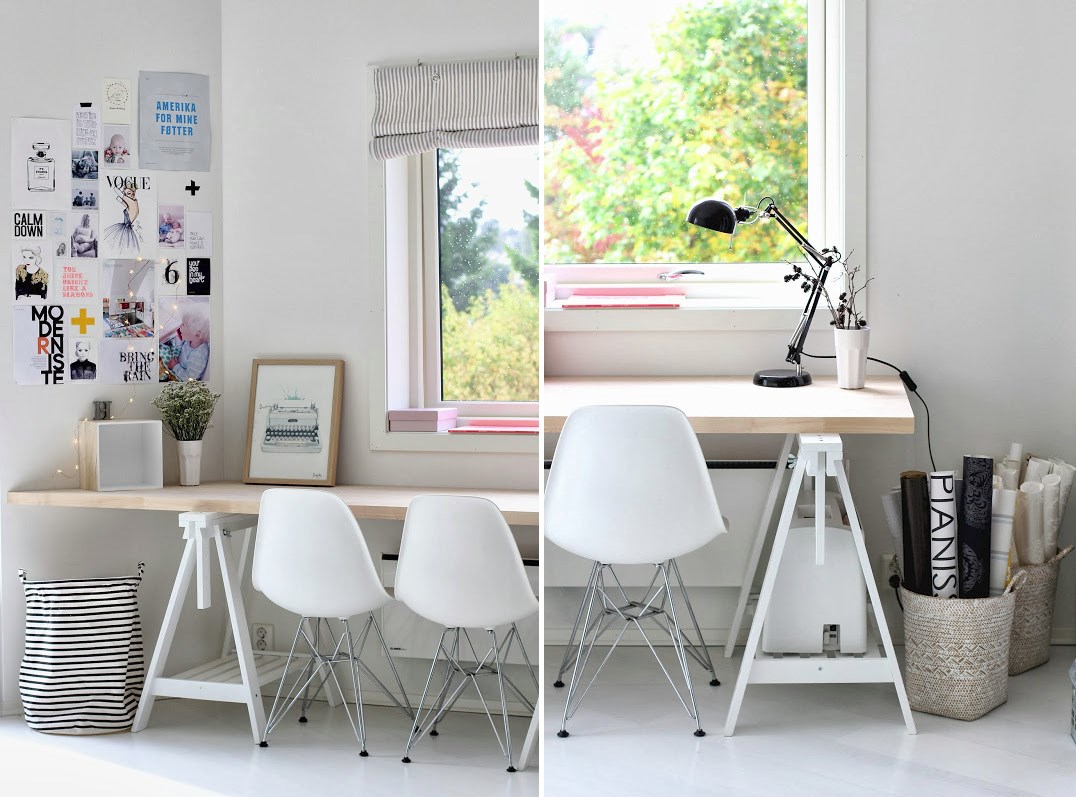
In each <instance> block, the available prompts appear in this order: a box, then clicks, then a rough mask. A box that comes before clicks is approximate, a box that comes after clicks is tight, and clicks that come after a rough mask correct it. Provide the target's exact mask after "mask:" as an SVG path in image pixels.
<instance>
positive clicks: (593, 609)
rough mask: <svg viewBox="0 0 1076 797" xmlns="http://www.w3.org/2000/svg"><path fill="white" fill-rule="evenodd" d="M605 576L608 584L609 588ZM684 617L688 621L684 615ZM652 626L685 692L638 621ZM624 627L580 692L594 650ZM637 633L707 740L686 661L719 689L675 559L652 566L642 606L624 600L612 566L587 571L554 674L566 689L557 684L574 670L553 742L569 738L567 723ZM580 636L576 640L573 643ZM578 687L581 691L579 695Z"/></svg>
mask: <svg viewBox="0 0 1076 797" xmlns="http://www.w3.org/2000/svg"><path fill="white" fill-rule="evenodd" d="M607 576H608V580H609V581H608V583H607ZM685 612H686V616H684V613H685ZM643 620H651V621H653V622H654V624H655V625H657V626H658V627H659V628H660V629H661V630H662V631H664V632H665V633H666V634H668V635H669V638H670V639H671V640H672V643H673V649H674V651H675V652H676V660H677V664H678V665H679V668H680V674H681V676H682V677H683V680H684V684H685V687H686V690H685V692H681V690H680V688H679V687H678V686H677V685H676V682H675V681H674V680H673V677H672V675H670V674H669V671H668V670H667V669H666V668H665V665H664V664H662V662H661V659H660V657H659V656H658V654H657V651H656V650H655V649H654V645H653V644H652V643H651V641H650V637H649V636H647V633H646V631H645V630H644V628H643V624H642V621H643ZM688 620H690V622H691V625H692V627H693V628H694V631H695V638H694V639H692V638H691V637H690V636H689V635H688V634H687V633H686V631H685V630H684V628H683V627H682V626H683V623H684V622H686V621H688ZM618 622H619V623H622V624H623V625H622V627H621V629H620V631H619V633H617V635H616V637H615V638H614V639H613V642H612V644H611V645H610V647H609V650H608V652H607V653H606V654H605V656H604V657H603V658H602V660H601V662H600V663H599V664H598V667H597V669H596V670H595V671H594V672H593V674H592V675H590V679H589V681H588V682H587V683H586V685H585V686H583V680H584V677H583V675H584V671H585V670H586V669H587V665H588V664H589V662H590V657H591V654H592V653H593V652H594V647H595V645H597V644H598V643H599V641H600V640H601V639H602V637H603V636H604V635H605V633H606V632H607V631H608V630H609V629H610V628H612V627H613V625H615V624H616V623H618ZM633 625H634V626H635V628H636V629H637V630H638V631H639V633H640V634H641V635H642V638H643V641H644V642H645V643H646V645H647V647H649V648H650V652H651V653H653V654H654V658H655V659H657V662H658V666H659V667H661V671H662V672H663V673H664V674H665V678H666V679H667V680H668V681H669V685H670V686H671V687H672V688H673V692H674V693H675V694H676V697H677V699H678V700H679V701H680V705H682V706H683V707H684V710H685V711H687V713H688V715H689V716H690V717H691V718H692V719H693V720H695V735H696V736H705V735H706V732H705V731H704V730H703V729H702V725H701V723H700V721H699V711H698V706H697V705H696V703H695V690H694V688H693V687H692V685H691V672H690V670H689V666H688V665H689V658H691V659H694V660H695V661H696V662H697V663H698V664H699V665H700V666H702V668H703V669H705V670H706V671H707V672H708V673H710V686H720V684H721V682H720V681H718V679H717V673H716V672H715V670H714V663H713V660H712V659H711V658H710V651H709V650H707V648H706V643H705V641H704V640H703V638H702V630H701V629H700V628H699V621H698V619H696V617H695V611H694V610H693V609H692V608H691V600H690V599H689V598H688V594H687V589H686V588H685V587H684V580H683V578H682V577H681V576H680V568H679V567H678V566H677V564H676V560H675V559H670V560H669V561H668V562H663V563H660V564H657V565H654V576H653V578H651V580H650V584H649V585H648V586H647V588H646V591H645V592H644V593H643V596H642V599H641V600H632V599H631V598H629V597H628V595H627V593H626V592H625V591H624V588H623V587H622V586H621V584H620V581H619V580H618V579H617V577H616V573H615V572H614V571H613V568H612V567H611V566H610V565H607V564H602V563H600V562H595V563H594V566H593V567H592V568H591V571H590V579H589V581H588V582H587V588H586V592H585V593H584V594H583V602H582V603H581V604H580V606H579V612H578V614H577V615H576V618H575V626H574V627H573V628H572V634H571V637H570V638H569V640H568V646H567V648H566V649H565V651H564V658H563V659H562V661H561V665H560V670H559V671H558V672H557V680H556V681H555V682H554V684H553V685H554V686H557V687H560V686H564V681H563V680H561V679H562V678H563V676H564V673H565V672H567V671H568V669H569V667H570V668H571V670H572V675H571V679H570V683H569V686H568V699H567V700H566V701H565V704H564V716H563V719H562V720H561V727H560V731H559V732H558V733H557V736H559V737H561V738H565V737H567V736H568V735H569V734H568V727H567V726H568V720H570V719H571V718H572V717H573V716H574V715H575V712H576V711H577V710H578V708H579V704H580V703H581V702H582V701H583V698H584V697H586V694H587V692H589V691H590V688H591V687H592V686H593V685H594V682H595V681H596V680H597V679H598V675H599V674H600V673H601V671H602V668H603V667H604V666H605V663H606V662H607V661H608V660H609V657H610V656H612V654H613V651H615V650H616V648H617V645H619V644H620V641H621V639H623V637H624V634H625V633H626V632H627V630H628V628H630V627H632V626H633ZM577 634H578V640H577ZM580 687H582V691H580Z"/></svg>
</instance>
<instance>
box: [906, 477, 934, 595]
mask: <svg viewBox="0 0 1076 797" xmlns="http://www.w3.org/2000/svg"><path fill="white" fill-rule="evenodd" d="M900 504H901V523H902V528H903V532H904V573H903V575H904V587H905V589H908V590H911V591H912V592H918V593H919V594H920V595H930V594H931V589H930V493H929V491H928V490H927V475H926V474H925V473H923V472H922V471H918V470H910V471H905V472H904V473H902V474H900Z"/></svg>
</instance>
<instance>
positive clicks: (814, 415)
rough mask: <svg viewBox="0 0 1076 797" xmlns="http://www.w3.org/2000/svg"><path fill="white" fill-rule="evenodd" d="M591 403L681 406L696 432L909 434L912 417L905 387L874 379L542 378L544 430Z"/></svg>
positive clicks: (893, 380)
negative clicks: (848, 383) (788, 382)
mask: <svg viewBox="0 0 1076 797" xmlns="http://www.w3.org/2000/svg"><path fill="white" fill-rule="evenodd" d="M593 404H662V405H668V406H673V407H679V408H680V409H681V410H683V411H684V413H685V414H686V415H687V416H688V417H689V418H690V419H691V426H692V428H694V430H695V431H696V432H698V433H700V434H706V433H711V434H740V433H745V432H747V433H767V434H774V433H779V434H803V433H809V432H818V433H822V432H829V433H847V434H911V433H912V432H914V431H915V415H914V414H913V413H912V405H911V402H909V400H908V394H907V393H906V392H905V390H904V384H903V383H902V382H901V381H900V379H899V378H897V377H895V376H893V377H889V376H873V377H869V378H868V379H867V386H866V387H865V388H863V389H862V390H842V389H841V388H839V387H837V380H836V378H835V377H818V378H815V380H814V384H811V385H808V386H807V387H796V388H773V387H758V386H757V385H754V384H752V383H751V377H749V376H716V377H673V376H670V377H631V376H605V377H570V376H560V377H546V379H545V382H544V384H543V385H542V395H541V403H540V406H541V410H542V416H543V419H544V420H543V423H544V429H545V431H546V432H559V431H561V429H563V428H564V422H565V420H566V419H567V417H568V416H569V415H570V414H571V413H572V411H573V410H575V409H577V408H579V407H584V406H588V405H593Z"/></svg>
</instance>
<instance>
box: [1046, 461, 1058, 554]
mask: <svg viewBox="0 0 1076 797" xmlns="http://www.w3.org/2000/svg"><path fill="white" fill-rule="evenodd" d="M1060 528H1061V477H1060V476H1058V475H1057V474H1056V473H1048V474H1046V475H1045V476H1043V477H1042V540H1043V542H1042V554H1043V556H1045V557H1046V559H1052V558H1053V556H1054V554H1055V553H1057V532H1058V530H1059V529H1060ZM1044 561H1045V560H1044Z"/></svg>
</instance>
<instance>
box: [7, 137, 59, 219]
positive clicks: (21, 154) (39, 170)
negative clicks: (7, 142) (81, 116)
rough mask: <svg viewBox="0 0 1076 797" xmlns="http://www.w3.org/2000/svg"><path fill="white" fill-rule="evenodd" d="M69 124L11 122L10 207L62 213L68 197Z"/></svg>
mask: <svg viewBox="0 0 1076 797" xmlns="http://www.w3.org/2000/svg"><path fill="white" fill-rule="evenodd" d="M70 162H71V122H70V121H69V120H67V119H12V120H11V207H13V208H40V209H42V210H62V209H64V208H66V207H68V204H67V203H68V201H69V199H70V197H71V169H70Z"/></svg>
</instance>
